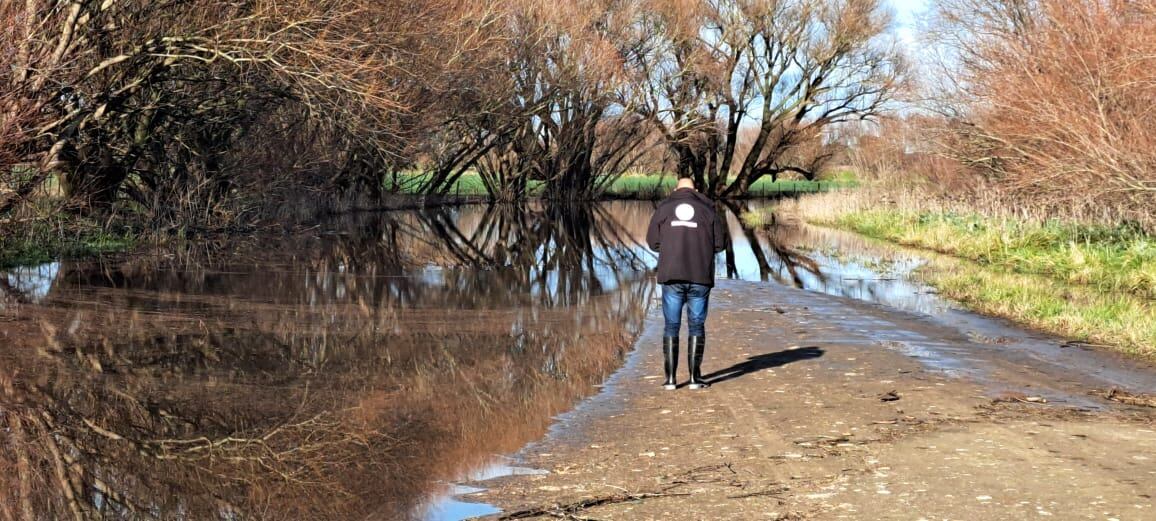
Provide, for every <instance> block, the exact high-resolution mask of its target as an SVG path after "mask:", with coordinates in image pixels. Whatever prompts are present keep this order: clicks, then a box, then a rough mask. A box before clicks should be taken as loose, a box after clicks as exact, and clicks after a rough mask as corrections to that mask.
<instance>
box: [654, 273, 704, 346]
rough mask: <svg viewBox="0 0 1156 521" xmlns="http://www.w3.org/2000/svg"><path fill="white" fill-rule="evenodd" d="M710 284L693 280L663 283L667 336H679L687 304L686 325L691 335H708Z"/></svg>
mask: <svg viewBox="0 0 1156 521" xmlns="http://www.w3.org/2000/svg"><path fill="white" fill-rule="evenodd" d="M709 302H710V286H706V285H703V284H694V283H691V282H676V283H673V284H663V285H662V317H663V319H665V320H666V329H665V330H664V331H663V335H665V336H673V337H677V336H678V329H679V327H681V326H682V307H683V305H686V322H687V324H686V326H687V330H688V331H689V333H690V336H706V306H707V304H708V303H709Z"/></svg>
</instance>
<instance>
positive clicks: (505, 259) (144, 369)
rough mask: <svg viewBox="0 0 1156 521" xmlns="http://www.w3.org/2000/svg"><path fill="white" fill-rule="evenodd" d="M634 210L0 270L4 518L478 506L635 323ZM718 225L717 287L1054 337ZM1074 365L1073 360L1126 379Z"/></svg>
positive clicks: (626, 341)
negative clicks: (765, 287)
mask: <svg viewBox="0 0 1156 521" xmlns="http://www.w3.org/2000/svg"><path fill="white" fill-rule="evenodd" d="M652 211H653V204H652V203H645V202H643V203H639V202H612V203H605V204H602V205H598V206H595V207H548V206H542V205H528V206H522V207H514V206H493V207H484V206H467V207H458V208H439V209H427V210H420V211H417V210H415V211H398V212H385V213H380V212H379V213H360V214H353V215H347V216H342V217H340V218H336V219H334V220H332V221H331V222H326V223H323V224H321V225H320V226H318V227H317V228H316V229H315V230H313V231H312V232H311V233H308V234H304V235H303V236H301V237H294V238H285V239H283V240H277V241H261V242H252V243H247V244H240V245H229V246H228V247H223V248H216V249H214V248H213V247H212V246H207V247H205V248H204V251H198V252H191V253H188V254H182V255H180V256H171V255H167V254H158V255H153V256H150V255H141V256H134V257H131V258H111V259H106V260H102V261H95V262H81V263H77V262H57V263H50V264H45V265H41V266H30V267H23V268H17V269H13V270H9V271H7V272H4V273H0V346H2V347H0V429H3V430H2V432H4V433H5V436H4V438H3V440H2V448H0V456H2V457H0V494H3V496H4V497H2V498H0V508H3V509H5V510H3V513H4V515H5V516H6V517H7V518H13V519H18V518H22V517H26V516H27V517H31V518H35V519H56V518H78V519H86V518H107V519H136V518H143V517H156V518H163V519H167V518H182V519H230V520H232V519H353V518H358V519H360V518H370V519H421V520H427V521H435V520H436V521H451V520H458V519H465V518H468V517H472V516H478V515H486V514H490V513H493V512H495V511H496V510H495V509H494V508H493V507H492V506H489V505H486V504H484V503H481V502H476V501H471V500H470V494H471V493H472V492H476V490H477V489H474V488H470V487H469V486H466V485H473V484H474V483H476V482H479V481H484V480H486V479H490V478H493V477H499V476H503V475H511V474H518V473H533V472H538V471H536V470H534V469H525V468H521V467H519V466H518V462H517V461H512V460H509V459H507V458H506V457H505V456H502V455H506V454H515V453H517V451H518V450H519V449H521V448H522V447H524V446H525V445H526V444H527V443H530V442H532V441H534V440H538V439H540V438H542V436H543V435H545V434H546V433H547V431H548V429H550V428H551V426H552V425H556V423H557V420H558V418H559V415H562V414H564V413H566V411H569V410H571V409H572V408H573V407H574V405H575V404H577V403H579V402H580V401H581V400H583V399H584V398H586V397H589V396H591V395H594V394H596V393H598V392H599V389H600V388H601V385H602V384H603V383H605V382H606V381H607V378H608V377H609V376H610V375H611V374H612V373H614V372H615V371H616V370H618V369H619V368H620V367H621V366H622V364H623V361H624V359H625V357H626V353H627V352H628V351H629V349H630V348H631V345H632V343H633V339H634V338H635V337H636V336H637V334H638V332H639V331H640V330H641V328H642V326H643V320H644V318H645V316H646V313H647V309H648V306H650V305H651V304H652V302H653V301H652V298H651V297H652V291H653V280H652V277H651V276H650V274H649V271H650V269H651V268H652V267H653V265H654V262H655V258H654V256H653V255H652V254H650V253H649V251H648V250H647V249H646V248H645V247H644V246H643V245H642V241H643V237H644V235H645V229H646V224H647V221H648V220H649V217H650V214H651V212H652ZM729 222H730V235H731V241H730V245H729V247H728V249H727V252H726V253H724V254H720V257H719V271H720V275H722V276H726V277H730V278H736V279H742V280H749V281H768V282H775V283H783V284H789V285H794V286H797V287H801V288H805V289H807V290H810V291H817V292H822V293H827V294H831V295H836V296H840V297H848V298H852V299H858V300H863V301H868V302H871V303H873V304H877V305H883V306H887V307H893V308H896V309H900V310H904V311H906V312H911V313H916V314H919V315H921V316H927V317H940V318H934V319H933V320H947V321H954V322H955V323H959V324H961V325H960V326H959V327H960V328H961V329H960V330H961V331H965V332H966V331H975V335H974V337H975V339H977V343H976V345H980V344H982V342H978V339H983V338H995V339H1008V338H1010V339H1012V340H1011V341H1004V340H1001V342H1003V343H1001V344H998V345H999V346H1000V347H1001V348H1002V347H1007V346H1012V347H1015V348H1017V349H1018V350H1019V351H1018V352H1022V353H1027V354H1026V355H1023V356H1025V357H1026V358H1024V361H1025V362H1028V361H1031V360H1033V359H1031V358H1030V357H1031V356H1034V355H1032V354H1031V353H1032V348H1031V346H1032V345H1034V344H1032V343H1031V342H1034V341H1037V340H1038V341H1039V342H1041V346H1042V345H1045V344H1047V342H1051V340H1050V339H1046V338H1044V339H1041V338H1042V337H1036V336H1033V335H1031V334H1027V333H1023V332H1017V331H1016V330H1014V328H1011V326H1008V325H1006V324H1004V325H1001V323H998V322H994V321H989V320H987V319H982V317H975V316H973V315H969V314H967V313H965V312H962V311H960V310H958V309H955V308H954V307H953V306H952V305H951V304H950V303H947V302H945V301H943V300H941V299H939V298H938V297H937V296H935V295H934V294H933V293H931V292H930V291H928V290H927V288H926V287H925V286H923V285H922V284H920V283H919V282H918V280H916V279H915V278H913V277H912V275H911V274H912V270H913V269H914V268H915V267H917V266H919V265H920V264H921V263H922V262H923V260H922V259H920V258H919V257H918V256H915V255H911V254H909V253H905V252H902V251H898V250H886V249H880V248H881V247H880V246H878V245H875V244H872V243H870V242H869V241H863V240H862V239H860V238H857V237H855V236H853V235H847V234H835V233H834V232H827V231H823V230H814V229H807V228H791V229H781V230H774V231H771V232H761V231H755V230H751V229H746V228H744V227H743V226H741V225H740V224H739V221H738V220H737V219H736V218H735V217H734V216H733V215H731V216H730V217H729ZM832 313H833V314H837V313H846V311H845V310H839V309H833V310H832ZM847 319H848V320H850V319H853V317H847ZM929 320H932V319H931V318H929ZM992 324H995V325H992ZM870 327H872V326H870V325H865V328H870ZM999 328H1006V331H1005V330H1004V329H999ZM871 334H873V335H878V338H879V341H880V345H881V347H882V348H894V349H908V350H910V353H909V354H911V355H912V356H917V357H924V358H926V359H927V360H928V363H932V364H940V366H941V367H943V368H945V370H953V371H960V372H968V371H973V370H975V367H977V366H978V365H982V364H980V363H979V362H980V361H982V360H981V359H982V357H981V356H977V355H976V354H975V352H974V349H973V348H971V347H969V348H967V349H970V350H965V351H962V352H961V351H952V349H957V348H956V347H954V344H952V343H950V342H941V343H942V344H943V345H933V344H934V342H933V341H931V340H928V339H925V338H922V337H920V336H918V334H915V333H912V334H908V336H904V332H902V331H890V332H889V331H880V332H872V333H871ZM912 335H914V336H912ZM1017 335H1018V336H1017ZM1033 339H1034V340H1033ZM984 345H986V344H984ZM991 345H995V344H991ZM1039 349H1044V347H1039ZM1049 349H1050V348H1049ZM1069 351H1070V354H1068V355H1065V356H1070V357H1073V358H1071V359H1070V360H1069V361H1068V362H1066V363H1068V364H1069V365H1072V367H1073V368H1078V367H1080V365H1079V364H1084V365H1085V366H1086V367H1087V368H1088V371H1090V372H1092V373H1095V372H1097V371H1099V372H1102V373H1103V376H1104V377H1105V378H1109V379H1111V378H1114V379H1117V380H1127V379H1128V378H1138V377H1140V375H1139V373H1137V374H1134V375H1130V374H1127V373H1126V372H1123V373H1122V372H1119V371H1118V370H1117V369H1116V368H1115V367H1114V366H1111V367H1109V366H1110V365H1111V364H1104V363H1103V362H1102V360H1101V359H1099V358H1094V359H1090V360H1085V359H1083V358H1079V357H1080V356H1083V355H1087V356H1093V355H1090V354H1087V353H1084V352H1083V351H1081V350H1069ZM1077 351H1078V352H1077ZM1050 352H1051V351H1048V353H1050ZM1077 372H1078V371H1076V370H1075V369H1073V378H1076V377H1077V375H1076V373H1077ZM1141 390H1142V389H1141Z"/></svg>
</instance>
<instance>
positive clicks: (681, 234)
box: [646, 178, 726, 390]
mask: <svg viewBox="0 0 1156 521" xmlns="http://www.w3.org/2000/svg"><path fill="white" fill-rule="evenodd" d="M725 241H726V228H725V227H724V226H723V221H722V220H721V219H719V217H718V216H717V215H716V214H715V211H714V204H713V203H711V201H710V199H708V198H707V197H706V196H704V195H702V194H701V193H699V192H698V191H697V190H695V187H694V181H692V180H691V179H687V178H683V179H679V180H678V185H677V186H676V187H675V190H674V192H672V193H671V194H670V196H669V197H667V198H666V199H665V200H663V201H662V202H661V203H659V205H658V209H656V210H655V212H654V215H653V216H652V217H651V218H650V226H649V227H648V228H647V230H646V243H647V245H648V246H650V249H652V250H654V251H656V252H658V283H659V284H661V285H662V316H663V319H664V321H665V323H666V326H665V330H664V331H663V336H662V355H663V358H664V359H665V365H664V368H665V372H666V380H665V382H663V384H662V387H663V388H664V389H667V390H672V389H675V388H676V387H677V386H678V384H677V382H676V381H675V373H676V372H677V370H678V333H679V328H680V327H681V326H682V309H683V307H686V319H687V329H688V333H689V334H688V337H689V338H688V339H687V353H686V362H687V365H688V366H690V367H689V369H690V384H689V385H688V386H687V387H689V388H690V389H702V388H705V387H708V384H707V383H706V382H705V381H703V379H702V356H703V351H704V350H705V349H706V313H707V305H708V304H709V301H710V290H711V288H713V287H714V257H715V254H716V253H718V252H720V251H722V250H723V248H724V247H725V246H726V242H725Z"/></svg>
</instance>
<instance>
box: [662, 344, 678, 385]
mask: <svg viewBox="0 0 1156 521" xmlns="http://www.w3.org/2000/svg"><path fill="white" fill-rule="evenodd" d="M662 357H663V359H664V363H663V368H664V369H665V370H666V381H665V382H663V384H662V388H663V389H666V390H667V391H673V390H675V388H677V387H678V384H677V383H675V380H674V378H675V373H676V372H678V337H676V336H664V337H662Z"/></svg>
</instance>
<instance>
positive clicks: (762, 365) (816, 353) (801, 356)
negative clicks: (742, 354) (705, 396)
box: [703, 346, 823, 385]
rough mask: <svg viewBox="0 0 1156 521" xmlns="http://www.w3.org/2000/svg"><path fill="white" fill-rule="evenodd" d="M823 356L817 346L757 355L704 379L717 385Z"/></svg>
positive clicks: (705, 376)
mask: <svg viewBox="0 0 1156 521" xmlns="http://www.w3.org/2000/svg"><path fill="white" fill-rule="evenodd" d="M820 356H823V350H822V349H820V348H818V347H815V346H807V347H797V348H794V349H786V350H783V351H779V352H777V353H766V354H761V355H755V356H752V357H750V358H747V359H746V361H743V362H739V363H737V364H735V365H732V366H730V367H728V368H726V369H720V370H718V371H715V372H713V373H710V374H708V375H704V376H703V379H704V380H706V381H707V383H710V384H712V385H713V384H717V383H721V382H725V381H727V380H731V379H734V378H738V377H740V376H743V375H746V374H749V373H754V372H757V371H761V370H763V369H769V368H771V367H779V366H782V365H787V364H789V363H792V362H799V361H802V360H810V359H812V358H819V357H820Z"/></svg>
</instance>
